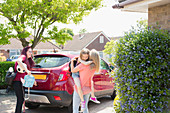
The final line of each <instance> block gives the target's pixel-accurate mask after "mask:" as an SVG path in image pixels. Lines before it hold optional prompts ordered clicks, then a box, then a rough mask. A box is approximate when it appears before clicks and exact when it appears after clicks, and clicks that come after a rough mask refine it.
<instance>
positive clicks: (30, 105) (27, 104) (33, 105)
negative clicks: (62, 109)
mask: <svg viewBox="0 0 170 113" xmlns="http://www.w3.org/2000/svg"><path fill="white" fill-rule="evenodd" d="M25 106H26V107H27V108H29V109H36V108H38V107H39V106H40V105H39V104H33V103H25Z"/></svg>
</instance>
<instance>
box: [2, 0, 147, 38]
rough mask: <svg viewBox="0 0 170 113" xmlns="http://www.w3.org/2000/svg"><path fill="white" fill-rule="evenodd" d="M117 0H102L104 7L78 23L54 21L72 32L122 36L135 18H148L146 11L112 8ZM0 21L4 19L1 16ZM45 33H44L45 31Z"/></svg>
mask: <svg viewBox="0 0 170 113" xmlns="http://www.w3.org/2000/svg"><path fill="white" fill-rule="evenodd" d="M0 1H1V0H0ZM115 1H117V0H103V5H104V6H105V7H102V8H100V9H99V10H97V11H94V10H93V11H92V12H91V13H90V14H89V15H88V16H85V17H84V18H83V21H81V22H80V23H79V24H77V25H76V24H73V23H72V24H62V23H55V25H56V26H58V28H59V29H61V28H70V29H72V30H73V32H74V34H78V33H79V31H80V30H81V29H86V30H87V32H98V31H103V32H104V34H105V35H106V36H108V37H117V36H123V35H124V32H127V31H128V30H130V29H131V26H135V25H136V24H137V20H140V19H141V18H142V19H148V14H147V13H136V12H125V11H121V9H113V8H112V6H113V5H114V4H115ZM0 21H1V22H0V23H2V22H4V21H5V19H4V18H1V19H0ZM45 34H46V33H45Z"/></svg>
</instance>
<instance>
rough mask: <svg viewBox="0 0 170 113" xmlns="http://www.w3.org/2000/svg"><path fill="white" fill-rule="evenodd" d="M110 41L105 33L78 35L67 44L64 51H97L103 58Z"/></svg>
mask: <svg viewBox="0 0 170 113" xmlns="http://www.w3.org/2000/svg"><path fill="white" fill-rule="evenodd" d="M108 41H110V38H109V37H108V36H107V35H105V34H104V32H103V31H99V32H91V33H83V34H78V35H74V36H73V40H70V41H68V42H67V43H66V45H65V46H64V48H63V51H68V52H69V51H77V52H80V50H82V49H83V48H88V49H89V50H91V49H96V50H97V51H99V54H100V56H101V57H102V58H103V57H104V55H103V52H102V51H103V50H104V46H105V45H106V43H107V42H108Z"/></svg>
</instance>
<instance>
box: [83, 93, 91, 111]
mask: <svg viewBox="0 0 170 113" xmlns="http://www.w3.org/2000/svg"><path fill="white" fill-rule="evenodd" d="M83 97H84V100H85V101H86V104H85V110H84V112H83V113H89V110H88V102H89V97H90V93H89V94H86V95H84V96H83Z"/></svg>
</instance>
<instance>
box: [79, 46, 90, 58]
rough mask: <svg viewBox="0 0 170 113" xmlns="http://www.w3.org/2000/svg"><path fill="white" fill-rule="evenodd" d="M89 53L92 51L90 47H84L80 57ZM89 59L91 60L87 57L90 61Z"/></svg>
mask: <svg viewBox="0 0 170 113" xmlns="http://www.w3.org/2000/svg"><path fill="white" fill-rule="evenodd" d="M89 53H90V50H89V49H87V48H84V49H82V50H81V51H80V58H81V59H82V56H83V54H88V55H89ZM88 60H89V58H88V59H87V61H88Z"/></svg>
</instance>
